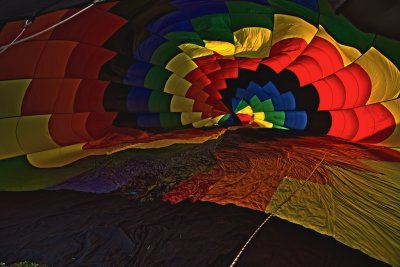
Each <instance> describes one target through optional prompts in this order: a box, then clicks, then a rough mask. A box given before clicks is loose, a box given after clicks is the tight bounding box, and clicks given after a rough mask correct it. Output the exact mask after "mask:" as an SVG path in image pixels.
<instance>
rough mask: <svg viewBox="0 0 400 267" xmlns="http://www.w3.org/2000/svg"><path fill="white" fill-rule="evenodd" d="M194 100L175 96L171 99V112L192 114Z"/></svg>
mask: <svg viewBox="0 0 400 267" xmlns="http://www.w3.org/2000/svg"><path fill="white" fill-rule="evenodd" d="M193 104H194V100H192V99H189V98H186V97H182V96H177V95H174V96H173V97H172V99H171V106H170V108H171V112H185V111H186V112H190V111H193Z"/></svg>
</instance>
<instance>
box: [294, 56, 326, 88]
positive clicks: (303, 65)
mask: <svg viewBox="0 0 400 267" xmlns="http://www.w3.org/2000/svg"><path fill="white" fill-rule="evenodd" d="M287 69H289V70H291V71H292V72H293V73H295V74H296V76H297V78H298V79H299V82H300V86H305V85H307V84H309V83H310V82H313V81H316V80H318V79H320V78H322V77H323V70H322V68H321V65H320V64H319V63H318V61H316V60H315V59H314V58H312V57H308V56H300V57H299V58H297V59H296V60H295V61H294V62H293V63H292V64H290V65H289V66H288V67H287Z"/></svg>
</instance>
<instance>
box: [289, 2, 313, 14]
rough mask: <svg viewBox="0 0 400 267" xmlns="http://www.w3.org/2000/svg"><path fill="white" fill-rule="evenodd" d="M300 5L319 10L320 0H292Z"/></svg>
mask: <svg viewBox="0 0 400 267" xmlns="http://www.w3.org/2000/svg"><path fill="white" fill-rule="evenodd" d="M291 1H292V2H295V3H297V4H299V5H302V6H305V7H307V8H309V9H311V10H314V11H315V12H319V6H318V0H291Z"/></svg>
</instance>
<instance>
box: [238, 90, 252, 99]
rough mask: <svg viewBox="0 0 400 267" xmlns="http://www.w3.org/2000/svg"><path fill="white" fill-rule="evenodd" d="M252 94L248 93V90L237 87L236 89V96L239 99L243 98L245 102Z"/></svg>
mask: <svg viewBox="0 0 400 267" xmlns="http://www.w3.org/2000/svg"><path fill="white" fill-rule="evenodd" d="M253 96H254V94H252V93H250V92H249V91H247V90H245V89H242V88H238V89H236V97H237V98H240V99H244V100H246V101H247V102H250V99H251V98H252V97H253Z"/></svg>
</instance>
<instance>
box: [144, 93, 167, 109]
mask: <svg viewBox="0 0 400 267" xmlns="http://www.w3.org/2000/svg"><path fill="white" fill-rule="evenodd" d="M171 99H172V95H169V94H166V93H162V92H157V91H154V92H152V93H151V95H150V98H149V111H150V112H169V111H170V106H171Z"/></svg>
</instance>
